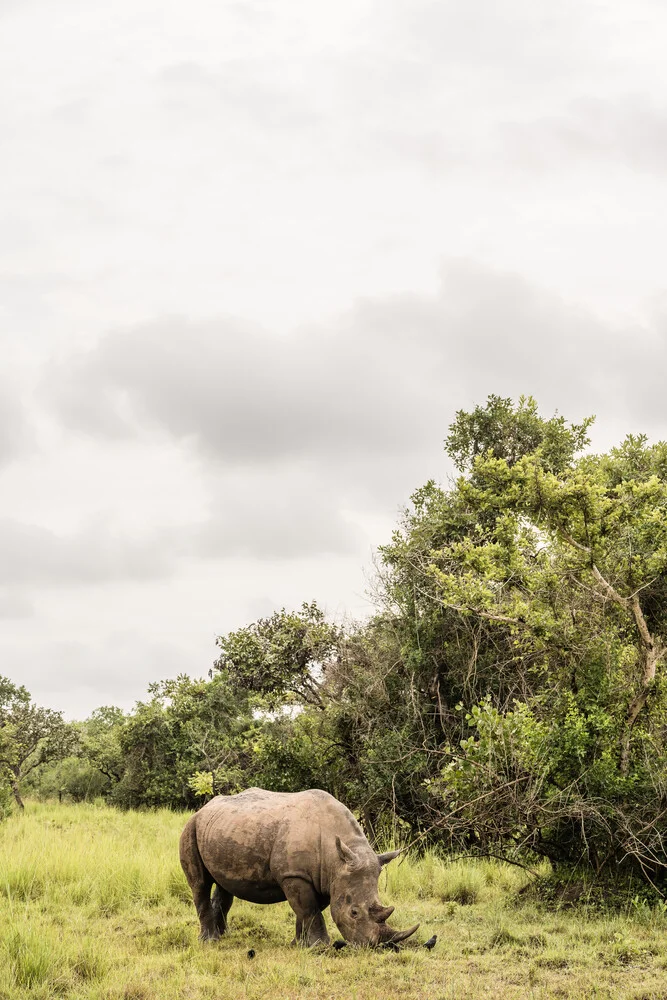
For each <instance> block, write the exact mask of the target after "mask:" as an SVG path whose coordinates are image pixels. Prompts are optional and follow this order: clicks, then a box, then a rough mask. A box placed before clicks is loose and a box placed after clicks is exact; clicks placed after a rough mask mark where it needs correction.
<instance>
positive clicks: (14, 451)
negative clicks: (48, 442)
mask: <svg viewBox="0 0 667 1000" xmlns="http://www.w3.org/2000/svg"><path fill="white" fill-rule="evenodd" d="M31 440H32V438H31V432H30V426H29V423H28V420H27V417H26V413H25V409H24V407H23V404H22V402H21V400H20V399H19V397H18V395H17V393H16V392H15V390H14V389H13V388H11V387H10V386H9V385H7V384H6V383H5V382H4V381H2V380H0V466H2V465H3V464H5V463H6V462H9V461H10V460H11V459H13V458H15V457H16V456H17V455H19V454H20V453H21V452H23V451H24V450H25V449H26V448H27V447H29V445H30V443H31Z"/></svg>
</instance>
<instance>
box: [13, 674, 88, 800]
mask: <svg viewBox="0 0 667 1000" xmlns="http://www.w3.org/2000/svg"><path fill="white" fill-rule="evenodd" d="M76 742H77V734H76V730H75V729H74V728H73V727H71V726H68V725H67V724H66V723H65V722H64V721H63V717H62V714H61V713H60V712H54V711H53V710H52V709H50V708H42V707H40V706H39V705H36V704H34V702H32V701H31V700H30V694H29V693H28V691H27V690H26V689H25V688H24V687H17V685H15V684H13V683H12V682H11V681H10V680H9V679H8V678H7V677H0V784H4V786H5V788H6V787H7V785H9V786H10V787H11V791H12V794H13V796H14V799H15V801H16V804H17V805H18V806H19V808H21V809H22V808H23V800H22V798H21V783H22V782H23V781H24V779H25V778H26V777H27V776H28V775H29V774H30V773H31V771H33V770H34V768H36V767H38V766H39V765H40V764H44V763H48V762H49V761H53V760H59V759H61V758H63V757H66V756H68V755H69V754H70V753H71V751H72V749H73V748H74V747H75V745H76Z"/></svg>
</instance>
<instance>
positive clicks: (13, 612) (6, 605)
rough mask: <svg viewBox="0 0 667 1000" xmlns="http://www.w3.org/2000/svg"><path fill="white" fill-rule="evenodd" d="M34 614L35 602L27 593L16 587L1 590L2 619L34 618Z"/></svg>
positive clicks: (0, 613)
mask: <svg viewBox="0 0 667 1000" xmlns="http://www.w3.org/2000/svg"><path fill="white" fill-rule="evenodd" d="M34 614H35V607H34V604H33V603H32V601H31V600H30V599H29V598H28V597H26V595H25V594H22V593H19V592H18V591H16V590H14V589H12V590H9V589H8V590H5V591H0V619H3V618H4V619H6V620H10V619H20V618H32V617H33V615H34Z"/></svg>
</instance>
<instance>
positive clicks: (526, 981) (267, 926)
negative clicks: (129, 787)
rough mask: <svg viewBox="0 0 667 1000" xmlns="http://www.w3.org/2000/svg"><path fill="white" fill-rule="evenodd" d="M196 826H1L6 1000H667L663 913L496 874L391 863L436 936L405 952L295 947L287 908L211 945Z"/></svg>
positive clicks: (400, 890)
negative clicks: (582, 902) (194, 842)
mask: <svg viewBox="0 0 667 1000" xmlns="http://www.w3.org/2000/svg"><path fill="white" fill-rule="evenodd" d="M184 820H185V817H184V816H179V815H175V814H174V813H169V812H153V813H128V814H124V813H119V812H116V811H114V810H111V809H107V808H105V807H97V806H50V805H36V804H29V805H28V808H27V809H26V813H25V815H24V816H20V817H13V818H10V819H9V820H8V821H7V822H6V823H4V824H1V825H0V998H12V1000H18V998H20V997H21V998H22V997H26V998H27V997H28V996H29V997H31V998H32V1000H37V998H41V997H52V996H61V997H82V998H83V997H86V998H92V997H95V998H108V1000H116V998H123V1000H151V998H164V1000H168V998H176V997H179V998H193V1000H194V998H200V997H201V998H205V997H206V998H208V997H210V998H219V1000H225V998H228V997H243V998H252V1000H260V998H263V1000H279V998H280V1000H283V998H292V997H306V998H321V1000H326V998H331V1000H334V998H336V1000H338V998H341V1000H343V998H345V1000H371V998H373V1000H375V998H377V1000H380V998H382V1000H387V998H393V997H402V998H406V1000H454V998H464V997H465V998H469V1000H478V998H485V1000H489V998H491V997H507V998H515V997H516V998H519V997H520V998H526V997H535V998H546V997H577V998H583V997H591V998H592V997H596V998H612V997H613V998H628V1000H629V998H632V1000H667V915H666V914H665V912H664V909H663V908H661V907H660V908H656V909H650V908H647V907H645V906H644V907H641V906H638V905H636V906H635V907H634V908H633V907H629V912H628V913H627V914H625V915H613V914H600V913H597V914H593V913H587V912H585V911H584V910H579V911H571V910H570V911H568V910H561V911H558V912H554V911H553V910H552V911H548V910H546V909H544V908H540V907H538V906H536V905H535V904H531V903H525V902H521V899H523V898H524V897H523V896H521V895H520V890H521V889H522V888H523V887H524V886H525V884H526V881H527V879H528V876H527V875H525V873H524V872H522V871H521V870H520V869H517V868H509V867H507V866H503V865H501V864H498V863H493V862H477V863H474V864H473V863H470V862H468V863H462V862H458V863H453V864H447V863H444V862H443V861H441V860H439V859H437V858H434V857H427V858H424V859H421V860H419V861H409V860H407V861H404V862H403V863H401V864H399V863H397V862H394V863H393V864H392V865H390V866H389V868H388V869H386V874H383V876H382V878H381V882H380V890H381V891H380V894H381V897H382V898H383V899H384V901H386V902H392V903H394V904H396V914H395V919H394V920H393V921H392V923H395V924H396V925H400V926H407V925H408V924H411V923H413V922H415V921H417V920H419V921H421V925H422V926H421V928H420V930H419V931H418V932H417V934H416V935H415V937H414V938H412V939H411V940H410V941H409V942H406V946H405V947H404V949H403V950H402V951H401V952H400V953H398V954H394V953H391V952H386V951H356V950H353V949H352V948H349V947H348V948H346V949H344V950H342V951H340V952H337V951H334V950H333V949H329V950H327V951H326V952H320V953H317V952H309V951H306V950H304V949H300V948H299V949H297V948H292V947H290V945H289V942H290V940H291V938H292V936H293V933H294V927H293V918H292V914H291V911H290V910H289V907H288V906H287V904H286V903H283V904H279V905H276V906H263V907H262V906H252V905H250V904H247V903H239V902H235V903H234V906H233V908H232V911H231V914H230V918H231V919H230V932H229V934H228V935H227V936H226V937H225V938H224V939H223V940H222V941H221V942H220V943H218V944H209V945H202V944H200V943H199V942H198V940H197V931H198V922H197V920H196V917H195V912H194V907H193V906H192V903H191V900H190V897H189V892H188V889H187V886H186V884H185V880H184V878H183V875H182V873H181V870H180V866H179V864H178V853H177V844H178V837H179V833H180V830H181V828H182V826H183V823H184ZM328 922H329V927H330V931H331V932H332V936H335V937H338V936H339V935H338V934H337V932H336V928H335V927H334V926H333V925H332V923H331V920H330V918H328ZM433 933H437V934H438V943H437V945H436V947H435V949H434V950H433V951H427V950H426V949H425V948H423V947H422V946H421V942H423V941H425V940H426V939H427V938H428V937H430V935H431V934H433ZM249 949H253V950H254V951H255V953H256V954H255V957H254V958H253V959H250V958H249V957H248V951H249Z"/></svg>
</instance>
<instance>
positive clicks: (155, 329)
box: [48, 262, 664, 496]
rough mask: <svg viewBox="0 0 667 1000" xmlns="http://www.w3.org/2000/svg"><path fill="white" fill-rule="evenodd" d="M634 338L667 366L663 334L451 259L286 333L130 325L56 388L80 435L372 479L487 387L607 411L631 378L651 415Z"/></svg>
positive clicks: (58, 376) (429, 440)
mask: <svg viewBox="0 0 667 1000" xmlns="http://www.w3.org/2000/svg"><path fill="white" fill-rule="evenodd" d="M651 336H653V341H651V340H650V337H651ZM637 337H639V342H641V341H642V340H643V341H644V348H645V350H646V351H648V352H649V354H650V357H651V364H652V365H653V366H655V365H656V364H661V363H662V358H663V355H664V342H663V340H662V338H661V336H660V334H659V331H658V330H657V328H656V330H654V331H653V334H651V333H650V332H647V333H645V334H644V335H642V333H641V331H637V330H628V329H623V328H621V327H618V328H614V327H612V326H610V325H608V324H605V323H604V322H602V321H601V320H599V319H597V318H595V316H593V315H592V314H591V313H590V312H588V311H586V310H585V309H583V308H579V307H577V306H576V305H573V304H571V303H568V302H566V301H564V300H563V299H562V298H560V297H559V296H557V295H554V294H552V293H549V292H547V291H545V290H542V289H540V288H538V287H535V286H534V285H532V284H531V283H530V282H528V281H525V280H524V279H522V278H520V277H518V276H516V275H512V274H506V273H501V272H497V271H494V270H491V269H487V268H485V267H483V266H481V265H477V264H474V263H472V262H453V263H450V265H449V266H448V267H447V268H446V269H445V270H444V272H443V276H442V281H441V285H440V289H439V291H438V294H437V295H435V296H425V295H415V294H413V295H401V296H395V297H392V298H389V299H378V300H367V301H362V302H360V303H359V304H358V305H357V306H356V307H355V308H354V309H353V310H351V311H350V312H349V313H347V314H345V315H343V316H341V317H339V318H338V320H336V321H335V322H332V323H330V324H329V325H327V326H322V327H319V328H314V329H301V330H299V331H297V332H296V333H294V334H293V335H291V336H286V337H282V338H281V337H277V336H272V335H270V334H268V333H266V332H264V331H262V330H261V329H258V328H254V327H247V326H244V325H242V324H241V323H239V322H237V321H234V320H230V319H220V320H218V321H210V322H208V323H188V322H187V321H185V320H177V319H172V320H165V321H160V322H154V323H150V324H146V325H143V326H137V327H134V328H131V329H126V330H118V331H115V332H112V333H110V334H108V335H107V336H106V337H105V338H104V339H103V340H102V341H101V342H100V344H99V345H98V346H97V347H96V348H94V349H93V350H91V351H89V352H87V353H85V354H80V355H78V356H75V357H74V358H73V359H69V360H68V361H67V362H66V365H65V366H64V367H63V368H61V369H52V370H51V371H50V373H49V377H48V383H49V385H50V386H51V390H50V391H51V398H52V402H53V405H54V406H55V408H56V410H57V411H58V412H59V414H60V416H61V418H62V419H64V420H65V421H66V422H67V423H68V424H69V425H70V426H72V427H75V428H76V429H77V430H79V431H85V432H87V433H93V434H99V435H102V436H105V435H119V434H125V435H131V436H136V435H139V436H141V435H146V434H149V433H150V432H155V431H161V432H163V433H166V434H168V435H170V436H172V437H173V438H175V439H177V440H179V441H182V442H183V441H185V442H191V443H193V444H194V445H195V447H196V448H197V449H198V450H199V451H200V453H201V454H202V456H205V457H206V459H207V460H211V459H214V460H217V461H219V462H220V463H222V466H224V467H225V468H227V469H244V468H245V469H252V468H258V467H264V468H270V467H272V466H273V467H276V468H277V467H280V466H284V465H285V463H294V462H297V463H298V462H301V463H307V464H308V465H309V467H311V468H316V469H318V470H323V469H327V468H329V469H334V468H335V470H339V469H354V470H355V471H356V470H358V469H359V467H360V464H362V463H364V462H366V463H368V471H369V482H370V483H372V479H373V476H374V469H376V468H379V467H380V466H382V465H384V464H386V463H395V462H396V461H401V460H406V459H411V457H414V456H415V455H417V456H421V457H422V458H423V457H424V456H425V455H427V454H430V453H432V451H433V445H434V443H436V442H439V441H441V440H442V438H443V437H444V435H445V433H446V428H447V424H448V422H449V421H450V420H451V419H452V417H453V411H454V408H455V406H457V405H459V404H461V403H464V402H466V401H470V400H471V399H473V398H477V399H478V398H483V397H484V396H485V395H486V393H487V392H492V391H497V392H507V393H512V394H518V393H520V392H533V393H535V394H537V395H538V396H540V397H542V398H543V399H544V401H545V405H547V406H560V407H561V408H567V407H572V406H574V407H576V408H579V407H580V405H581V400H582V399H587V400H588V401H589V405H591V406H602V407H603V408H604V406H605V402H606V396H607V394H608V391H609V389H610V388H611V387H613V385H614V381H615V379H616V377H617V373H622V376H623V378H624V380H625V384H626V385H627V398H626V399H618V398H616V399H615V400H614V405H615V406H616V407H619V406H624V405H625V404H630V405H632V407H633V408H634V409H635V411H637V412H641V411H642V409H643V408H644V407H645V402H646V401H645V399H644V394H643V392H642V391H641V389H640V387H639V386H633V384H632V382H631V381H628V379H627V376H628V372H629V371H633V370H634V369H635V368H636V367H637V366H638V365H640V363H641V359H640V357H639V355H638V353H637ZM649 410H650V408H649ZM645 412H649V411H648V410H646V411H645ZM334 478H335V476H334ZM348 487H349V488H350V489H351V493H350V495H351V496H354V495H356V494H357V493H358V489H357V485H356V484H354V483H352V482H349V483H344V482H342V483H340V484H339V487H338V492H339V495H344V494H345V492H346V489H347V488H348Z"/></svg>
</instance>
